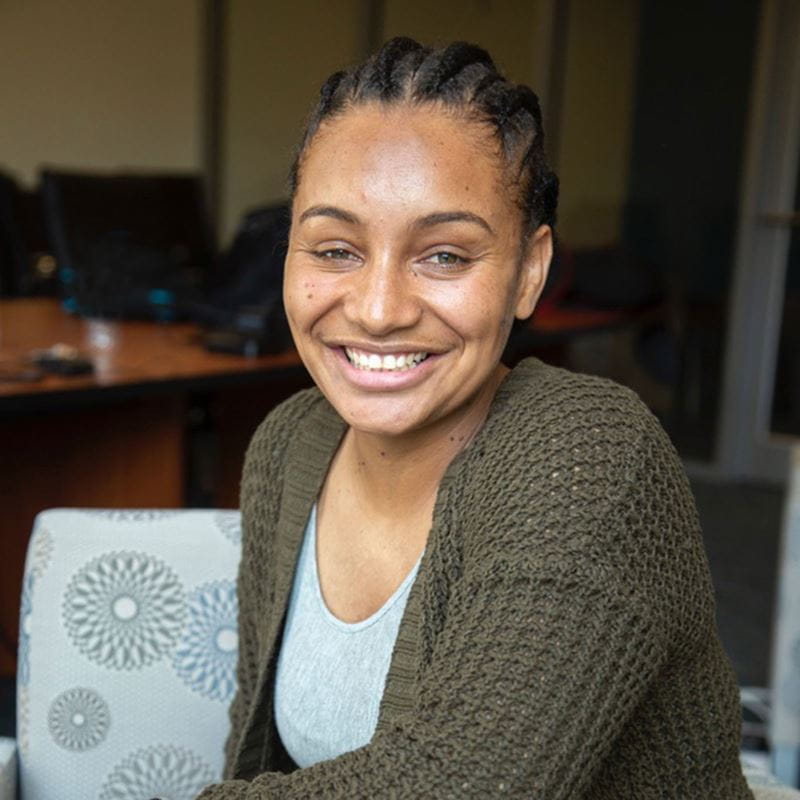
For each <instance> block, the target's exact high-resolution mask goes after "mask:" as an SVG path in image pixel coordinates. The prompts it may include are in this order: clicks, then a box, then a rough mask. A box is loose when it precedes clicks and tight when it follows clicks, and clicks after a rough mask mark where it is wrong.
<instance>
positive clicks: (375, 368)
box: [344, 347, 429, 372]
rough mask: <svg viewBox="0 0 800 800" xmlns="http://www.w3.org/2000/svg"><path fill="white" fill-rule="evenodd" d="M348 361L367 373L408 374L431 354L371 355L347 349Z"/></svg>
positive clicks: (366, 352)
mask: <svg viewBox="0 0 800 800" xmlns="http://www.w3.org/2000/svg"><path fill="white" fill-rule="evenodd" d="M344 352H345V355H346V356H347V360H348V361H349V362H350V363H351V364H352V365H353V366H354V367H355V368H356V369H360V370H365V371H367V372H407V371H408V370H411V369H414V368H415V367H417V366H419V365H420V364H421V363H422V362H423V361H425V359H426V358H428V355H429V353H423V352H416V353H386V354H381V353H370V352H368V351H366V350H357V349H356V348H354V347H345V348H344Z"/></svg>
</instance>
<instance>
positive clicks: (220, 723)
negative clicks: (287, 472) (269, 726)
mask: <svg viewBox="0 0 800 800" xmlns="http://www.w3.org/2000/svg"><path fill="white" fill-rule="evenodd" d="M238 518H239V515H238V512H225V511H211V510H209V511H174V510H169V511H166V510H133V509H131V510H96V509H84V510H52V511H46V512H43V513H42V514H40V515H39V516H38V518H37V521H36V526H35V528H34V533H33V535H32V538H31V543H30V546H29V549H28V560H27V564H26V571H25V576H24V588H23V598H22V604H21V625H20V659H19V661H20V670H19V681H18V689H17V692H18V694H17V746H18V752H19V760H20V784H21V791H22V798H23V800H54V798H58V800H86V798H101V799H102V800H149V798H151V797H162V798H169V800H192V799H193V798H195V797H196V796H197V794H198V793H199V792H200V791H201V790H202V789H203V787H204V786H206V785H207V784H209V783H211V782H213V781H214V780H216V779H218V778H219V776H220V773H221V769H222V760H223V755H222V747H223V743H224V739H225V734H226V731H227V728H228V718H227V704H228V701H229V700H230V698H231V697H232V696H233V693H234V690H235V685H236V684H235V668H236V659H237V637H236V591H235V578H236V571H237V566H238V560H239V537H238V536H237V534H236V531H237V530H238V527H239V519H238ZM0 774H2V773H0ZM0 800H6V798H5V797H4V796H3V795H2V794H1V793H0Z"/></svg>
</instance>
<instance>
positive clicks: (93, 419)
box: [0, 298, 309, 675]
mask: <svg viewBox="0 0 800 800" xmlns="http://www.w3.org/2000/svg"><path fill="white" fill-rule="evenodd" d="M200 333H201V331H200V329H199V328H198V326H196V325H194V324H190V323H156V322H144V321H125V322H121V321H106V320H90V319H81V318H78V317H73V316H70V315H68V314H66V313H65V312H64V311H62V309H61V307H60V304H59V303H58V301H57V300H55V299H51V298H24V299H13V300H0V375H5V379H0V535H1V536H2V538H1V539H0V553H1V554H2V555H1V556H0V674H2V675H9V674H13V670H14V650H15V645H16V637H17V615H18V609H19V593H20V585H21V578H22V571H23V563H24V556H25V548H26V545H27V540H28V536H29V533H30V530H31V526H32V523H33V520H34V517H35V515H36V514H37V513H38V512H39V511H41V510H42V509H44V508H50V507H54V506H84V507H108V508H124V507H134V508H135V507H140V508H141V507H150V508H169V507H180V506H183V505H185V503H186V502H187V499H192V498H187V485H189V483H190V482H191V485H192V486H194V487H195V490H196V489H197V487H198V486H200V488H201V490H202V492H203V495H204V496H205V497H206V498H207V499H208V502H209V503H211V504H213V505H215V506H217V507H235V506H236V505H237V503H238V499H237V495H238V485H239V473H240V470H241V464H242V458H243V455H244V450H245V447H246V444H247V441H248V439H249V437H250V435H251V434H252V432H253V430H254V429H255V427H256V425H257V424H258V422H259V421H260V420H261V419H262V418H263V417H264V415H265V414H266V413H267V411H268V410H269V409H270V408H271V407H272V406H273V405H275V404H276V403H277V402H279V401H280V400H282V399H283V398H284V397H286V396H288V395H289V394H292V393H293V392H295V391H297V390H298V389H299V388H302V387H303V386H306V385H308V383H309V380H308V377H307V375H306V373H305V371H304V370H303V368H302V366H301V365H300V362H299V359H298V357H297V354H296V353H295V352H294V351H288V352H285V353H281V354H278V355H269V356H260V357H255V358H247V357H244V356H235V355H227V354H221V353H210V352H208V351H206V350H205V349H204V348H203V347H202V344H201V342H200V339H199V337H200ZM57 343H63V344H67V345H72V346H74V347H77V348H78V349H79V350H80V351H81V353H83V354H85V355H86V356H88V357H89V358H90V359H91V360H92V362H93V364H94V372H93V373H92V374H90V375H84V376H75V377H61V376H55V375H48V376H46V377H43V378H41V379H40V380H19V379H17V380H12V379H10V377H11V376H10V375H9V372H10V371H13V369H14V368H15V367H16V366H17V365H19V364H21V363H23V362H24V360H25V359H26V357H27V356H28V355H29V354H30V352H31V351H32V350H35V349H40V348H41V349H44V348H48V347H51V346H52V345H54V344H57ZM198 442H199V443H200V444H201V445H202V446H200V447H198ZM198 462H199V463H198ZM195 495H196V491H195Z"/></svg>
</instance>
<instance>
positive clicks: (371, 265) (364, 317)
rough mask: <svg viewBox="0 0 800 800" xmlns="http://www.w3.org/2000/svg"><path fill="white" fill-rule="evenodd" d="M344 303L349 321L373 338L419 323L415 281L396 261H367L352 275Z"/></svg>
mask: <svg viewBox="0 0 800 800" xmlns="http://www.w3.org/2000/svg"><path fill="white" fill-rule="evenodd" d="M354 276H355V277H356V280H354V281H353V284H352V287H351V291H350V292H349V293H348V297H347V301H346V303H345V314H346V316H347V317H348V319H349V321H350V322H352V323H353V324H355V325H358V326H360V327H361V328H362V329H363V330H364V331H365V332H367V333H369V334H371V335H373V336H383V335H386V334H388V333H391V332H392V331H394V330H399V329H404V328H410V327H412V326H413V325H414V324H416V322H417V321H418V320H419V317H420V311H421V308H420V303H419V297H418V294H417V287H416V283H417V280H418V278H417V277H416V275H415V274H414V273H413V272H412V271H411V269H409V267H408V266H407V265H405V264H403V263H401V262H400V261H398V260H397V259H393V258H390V257H385V258H381V259H374V260H369V261H367V262H366V263H365V264H364V265H363V266H362V267H361V269H359V270H357V272H356V273H354Z"/></svg>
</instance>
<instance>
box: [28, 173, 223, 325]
mask: <svg viewBox="0 0 800 800" xmlns="http://www.w3.org/2000/svg"><path fill="white" fill-rule="evenodd" d="M41 192H42V198H43V202H44V213H45V222H46V226H47V233H48V237H49V240H50V245H51V248H52V251H53V253H54V255H55V257H56V260H57V262H58V272H59V279H60V281H61V288H62V292H63V294H64V301H65V304H66V306H67V308H68V309H69V310H73V311H78V312H80V313H96V312H100V311H107V312H108V313H111V314H113V315H120V316H139V315H144V316H152V312H153V309H155V308H156V307H157V306H158V305H159V303H161V302H162V300H160V299H159V297H160V296H161V295H162V294H164V293H166V294H167V295H169V296H170V297H171V298H172V299H171V300H170V302H176V303H178V302H183V301H188V300H198V299H199V296H200V294H201V293H202V290H203V289H204V286H205V282H206V281H207V280H208V277H209V273H210V271H211V270H212V268H213V264H214V259H215V257H216V245H215V242H214V235H213V230H212V227H211V222H210V216H209V214H208V209H207V204H206V198H205V190H204V185H203V181H202V178H201V177H200V176H199V175H198V174H194V173H163V174H161V173H118V174H92V173H81V172H66V171H61V170H53V169H47V170H43V171H42V174H41ZM153 293H155V294H153ZM151 295H152V297H151ZM150 306H153V308H150Z"/></svg>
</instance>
